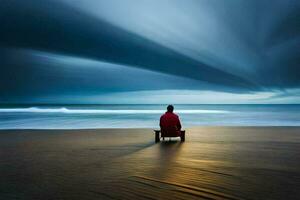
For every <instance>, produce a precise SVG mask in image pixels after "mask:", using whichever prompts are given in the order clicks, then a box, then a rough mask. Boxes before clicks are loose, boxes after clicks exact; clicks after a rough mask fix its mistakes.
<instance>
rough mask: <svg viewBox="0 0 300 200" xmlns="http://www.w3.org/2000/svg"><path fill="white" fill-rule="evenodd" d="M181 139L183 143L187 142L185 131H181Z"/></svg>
mask: <svg viewBox="0 0 300 200" xmlns="http://www.w3.org/2000/svg"><path fill="white" fill-rule="evenodd" d="M180 139H181V142H184V141H185V131H181V135H180Z"/></svg>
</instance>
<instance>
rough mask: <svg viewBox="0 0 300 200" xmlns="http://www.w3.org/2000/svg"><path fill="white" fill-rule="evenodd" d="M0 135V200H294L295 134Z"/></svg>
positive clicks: (238, 130) (298, 191) (298, 150)
mask: <svg viewBox="0 0 300 200" xmlns="http://www.w3.org/2000/svg"><path fill="white" fill-rule="evenodd" d="M186 134H187V135H186V142H184V143H181V142H180V141H179V140H177V141H175V139H173V140H174V141H165V142H160V143H157V144H155V143H154V134H153V133H152V130H149V129H100V130H16V131H12V130H11V131H0V199H5V200H6V199H170V200H171V199H172V200H174V199H300V127H199V128H191V129H187V133H186Z"/></svg>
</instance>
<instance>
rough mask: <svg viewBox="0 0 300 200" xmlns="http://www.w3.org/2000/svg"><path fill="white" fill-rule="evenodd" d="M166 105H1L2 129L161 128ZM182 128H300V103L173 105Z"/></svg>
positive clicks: (0, 127)
mask: <svg viewBox="0 0 300 200" xmlns="http://www.w3.org/2000/svg"><path fill="white" fill-rule="evenodd" d="M166 106H167V105H148V104H147V105H142V104H139V105H132V104H130V105H128V104H127V105H2V106H0V129H92V128H159V118H160V116H161V114H163V113H164V112H165V109H166ZM174 106H175V110H174V112H175V113H177V114H178V115H179V117H180V119H181V122H182V125H183V128H189V127H193V126H300V104H292V105H290V104H289V105H257V104H250V105H249V104H248V105H245V104H243V105H231V104H230V105H228V104H227V105H219V104H218V105H210V104H206V105H195V104H193V105H191V104H189V105H183V104H181V105H174Z"/></svg>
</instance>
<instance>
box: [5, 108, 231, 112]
mask: <svg viewBox="0 0 300 200" xmlns="http://www.w3.org/2000/svg"><path fill="white" fill-rule="evenodd" d="M4 112H5V113H10V112H14V113H16V112H19V113H66V114H162V113H164V112H165V110H104V109H68V108H64V107H62V108H38V107H31V108H2V109H0V113H4ZM229 112H230V111H226V110H176V113H178V114H222V113H229Z"/></svg>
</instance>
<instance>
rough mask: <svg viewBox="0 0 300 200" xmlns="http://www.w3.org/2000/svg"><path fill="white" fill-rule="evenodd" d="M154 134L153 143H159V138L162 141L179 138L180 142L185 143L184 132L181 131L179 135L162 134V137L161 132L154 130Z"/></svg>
mask: <svg viewBox="0 0 300 200" xmlns="http://www.w3.org/2000/svg"><path fill="white" fill-rule="evenodd" d="M154 133H155V143H157V142H160V138H161V137H162V138H163V140H165V137H180V140H181V142H184V141H185V130H181V131H180V134H178V132H175V133H173V132H172V133H164V135H162V134H161V130H154Z"/></svg>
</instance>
